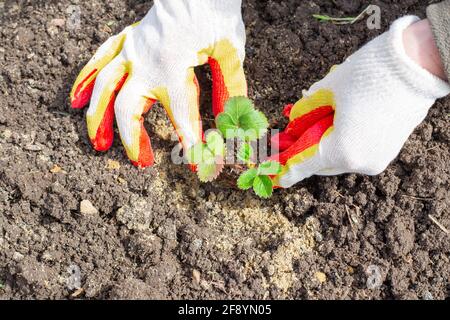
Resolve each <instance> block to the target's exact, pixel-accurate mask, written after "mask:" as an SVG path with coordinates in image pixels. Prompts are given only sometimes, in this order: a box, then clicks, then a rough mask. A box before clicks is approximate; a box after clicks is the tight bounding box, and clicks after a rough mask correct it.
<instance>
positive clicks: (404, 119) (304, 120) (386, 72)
mask: <svg viewBox="0 0 450 320" xmlns="http://www.w3.org/2000/svg"><path fill="white" fill-rule="evenodd" d="M416 21H418V18H417V17H412V16H408V17H404V18H401V19H399V20H398V21H396V22H395V23H394V24H393V26H392V27H391V29H390V31H388V32H386V33H384V34H383V35H381V36H379V37H378V38H376V39H375V40H373V41H371V42H370V43H368V44H367V45H366V46H364V47H363V48H362V49H360V50H359V51H358V52H356V53H355V54H353V55H352V56H350V57H349V58H348V59H347V60H346V61H345V62H344V63H343V64H342V65H340V66H337V67H336V68H334V69H333V70H332V72H331V73H330V74H329V75H328V76H326V77H325V79H323V80H322V81H320V82H318V83H316V84H315V85H313V86H312V88H311V89H310V90H309V91H307V92H305V93H304V97H303V98H302V99H301V100H300V101H299V102H297V103H296V104H295V105H294V106H293V107H292V106H291V108H287V109H286V110H285V114H286V115H287V116H289V118H290V124H289V126H288V128H287V129H286V130H285V131H284V132H282V133H281V134H280V135H278V136H276V137H275V138H274V139H273V143H274V144H275V145H278V146H279V148H280V152H281V153H280V154H277V155H274V156H273V157H272V159H273V160H278V161H280V162H281V164H282V165H283V171H282V173H281V174H280V175H279V176H277V177H274V184H275V185H276V186H277V187H282V188H288V187H290V186H292V185H294V184H295V183H297V182H299V181H301V180H303V179H305V178H308V177H311V176H312V175H338V174H343V173H360V174H367V175H377V174H380V173H381V172H382V171H384V170H385V169H386V167H387V166H388V165H389V164H390V162H391V161H392V160H393V159H394V158H396V157H397V155H398V154H399V152H400V150H401V148H402V146H403V145H404V143H405V142H406V140H407V139H408V137H409V136H410V135H411V133H412V132H413V131H414V129H415V128H416V127H417V126H418V125H419V124H420V123H421V122H422V121H423V120H424V119H425V117H426V115H427V113H428V110H429V109H430V107H431V106H432V105H433V104H434V103H435V101H436V99H438V98H441V97H444V96H446V95H448V94H449V93H450V86H449V84H448V83H447V82H444V81H442V80H441V79H439V78H437V77H436V76H434V75H432V74H431V73H429V72H428V71H426V70H425V69H423V68H422V67H420V66H419V65H417V64H416V63H415V62H414V61H413V60H412V59H410V58H409V57H408V56H407V54H406V53H405V50H404V46H403V31H404V30H405V29H406V28H407V27H408V26H410V25H411V24H412V23H415V22H416Z"/></svg>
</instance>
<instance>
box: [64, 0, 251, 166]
mask: <svg viewBox="0 0 450 320" xmlns="http://www.w3.org/2000/svg"><path fill="white" fill-rule="evenodd" d="M244 57H245V27H244V24H243V21H242V14H241V0H227V1H223V0H155V1H154V6H153V8H152V9H151V10H150V11H149V13H148V14H147V16H146V17H145V18H144V19H143V20H142V21H141V22H140V23H138V24H135V25H133V26H130V27H128V28H126V29H125V30H124V31H122V32H121V33H120V34H119V35H117V36H114V37H112V38H110V39H109V40H108V41H106V43H105V44H103V45H102V46H101V47H100V48H99V50H98V51H97V53H96V54H95V55H94V57H93V58H92V59H91V60H90V61H89V63H88V64H87V65H86V67H84V69H83V70H82V71H81V73H80V75H79V76H78V78H77V80H76V82H75V85H74V87H73V90H72V92H71V102H72V107H73V108H83V107H84V106H85V105H86V104H88V103H89V101H90V108H89V110H88V112H87V124H88V131H89V137H90V140H91V142H92V144H93V146H94V148H95V149H96V150H98V151H106V150H108V149H109V148H110V147H111V145H112V142H113V136H114V130H113V122H114V115H115V116H116V119H117V124H118V127H119V131H120V136H121V138H122V142H123V144H124V146H125V149H126V151H127V154H128V157H129V158H130V159H131V161H132V162H133V163H134V164H135V165H137V166H139V167H147V166H151V165H152V164H153V162H154V157H153V151H152V148H151V144H150V138H149V136H148V134H147V132H146V130H145V128H144V125H143V122H144V120H143V117H142V116H143V114H145V113H146V112H147V111H149V109H150V108H151V106H152V105H153V104H154V103H155V102H156V101H160V102H161V103H162V105H163V106H164V108H165V110H166V111H167V113H168V115H169V117H170V119H171V121H172V123H173V125H174V127H175V129H176V131H177V133H178V136H179V138H180V142H181V143H182V145H183V147H184V149H185V150H188V149H189V148H190V147H191V146H193V145H195V144H196V143H198V142H200V141H201V140H202V125H201V119H200V114H199V99H198V98H199V87H198V82H197V79H196V77H195V74H194V67H195V66H198V65H202V64H205V63H209V64H210V66H211V71H212V77H213V111H214V114H215V115H217V114H218V113H220V112H222V111H223V108H224V103H225V102H226V100H228V98H230V97H234V96H246V95H247V84H246V80H245V75H244V70H243V61H244Z"/></svg>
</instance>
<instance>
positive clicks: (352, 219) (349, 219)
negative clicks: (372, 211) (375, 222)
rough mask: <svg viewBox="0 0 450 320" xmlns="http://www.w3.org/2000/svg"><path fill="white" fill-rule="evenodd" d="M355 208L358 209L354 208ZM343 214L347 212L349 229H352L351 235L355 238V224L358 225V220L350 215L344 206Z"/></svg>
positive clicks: (347, 208)
mask: <svg viewBox="0 0 450 320" xmlns="http://www.w3.org/2000/svg"><path fill="white" fill-rule="evenodd" d="M355 208H357V210H358V207H356V206H355ZM345 212H347V217H348V221H349V222H350V227H351V228H352V231H353V235H354V236H355V237H356V230H357V229H358V228H357V227H356V224H358V220H357V219H356V218H355V217H354V216H353V215H352V214H351V213H350V209H349V207H348V206H347V205H345Z"/></svg>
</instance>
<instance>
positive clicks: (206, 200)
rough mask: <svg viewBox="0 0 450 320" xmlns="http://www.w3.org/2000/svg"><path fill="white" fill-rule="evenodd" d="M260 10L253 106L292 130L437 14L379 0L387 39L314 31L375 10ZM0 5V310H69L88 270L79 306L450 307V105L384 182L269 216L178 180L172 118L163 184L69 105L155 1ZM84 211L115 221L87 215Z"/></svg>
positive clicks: (304, 187) (250, 7) (440, 108)
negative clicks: (67, 303)
mask: <svg viewBox="0 0 450 320" xmlns="http://www.w3.org/2000/svg"><path fill="white" fill-rule="evenodd" d="M244 2H245V5H244V11H245V21H246V25H247V31H248V44H247V52H248V57H247V62H246V70H247V74H248V80H249V85H250V96H251V97H252V98H253V99H254V100H255V101H256V104H257V106H258V107H259V108H260V109H262V110H263V111H264V112H265V113H266V114H267V115H268V116H269V117H270V120H271V124H272V125H273V126H274V127H276V126H277V125H278V122H277V121H278V120H279V119H281V118H282V116H281V110H282V107H283V105H284V104H285V103H289V102H295V101H296V100H297V99H298V98H299V97H300V96H301V92H302V89H305V88H308V87H309V86H310V85H311V84H312V83H314V82H315V81H317V80H319V79H320V78H321V77H323V76H324V75H325V74H326V73H327V72H328V70H329V69H330V67H331V66H332V65H334V64H338V63H340V62H342V60H343V59H344V58H345V57H347V56H348V55H349V54H351V53H352V52H354V51H355V50H357V49H358V48H359V47H360V46H361V45H363V44H364V43H366V42H367V41H368V40H369V39H371V38H373V37H375V36H376V35H377V34H379V33H381V32H382V31H384V30H386V28H387V27H388V25H389V24H390V23H391V22H392V21H393V20H394V19H396V18H397V17H399V16H402V15H404V14H407V13H414V14H418V15H420V16H424V13H425V8H426V6H427V4H428V3H430V2H432V1H423V0H405V1H377V0H374V1H373V3H374V4H378V5H380V6H381V7H382V14H383V15H382V20H383V28H382V30H375V31H370V30H368V29H367V27H366V24H365V23H364V22H361V23H357V24H354V25H347V26H336V25H333V24H329V23H319V22H317V21H315V20H314V19H313V18H312V17H311V15H312V14H313V13H322V14H330V15H336V16H348V15H355V14H358V13H359V12H360V11H362V10H363V9H364V7H365V6H366V2H364V1H359V0H352V1H346V0H335V1H325V0H306V1H305V0H288V1H261V0H249V1H244ZM77 3H78V4H79V5H81V8H82V18H83V20H82V26H81V28H80V29H79V30H77V31H71V30H68V29H67V28H66V25H65V24H64V22H63V23H61V21H60V20H54V19H67V18H68V15H67V13H66V10H67V7H68V5H70V4H77ZM0 5H1V6H2V8H0V11H1V13H0V14H1V15H2V16H1V19H2V21H1V31H0V34H1V35H0V38H1V43H2V45H1V48H0V64H1V68H0V77H1V78H0V95H1V99H0V298H5V299H9V298H51V299H56V298H58V299H59V298H70V297H71V295H72V294H73V293H74V292H75V291H77V290H76V288H74V287H73V286H68V283H67V282H68V279H69V280H70V279H71V275H70V273H69V271H70V270H72V271H73V270H76V269H77V268H79V270H80V271H81V288H82V290H78V292H76V294H75V296H76V297H78V298H107V299H110V298H168V299H174V298H192V299H205V298H250V299H256V298H281V299H416V298H419V299H445V298H448V297H449V289H450V287H449V278H450V268H449V251H450V240H449V239H450V237H449V235H448V234H446V233H445V232H444V231H442V230H441V229H440V228H438V227H437V226H436V224H434V223H433V222H432V221H431V220H430V218H429V215H431V216H433V217H434V218H435V219H436V220H438V221H439V222H440V223H441V224H443V225H444V226H446V227H447V228H449V227H450V212H449V207H450V200H449V199H450V197H449V191H448V190H449V181H450V180H449V161H450V154H449V139H450V129H449V116H448V115H449V114H450V100H449V99H446V100H443V101H440V102H438V103H437V104H436V105H435V106H434V107H433V108H432V110H431V112H430V114H429V116H428V118H427V120H426V121H425V123H423V124H422V125H421V126H420V127H419V128H418V129H417V130H416V131H415V133H414V134H413V136H412V137H411V138H410V139H409V141H408V143H407V144H406V146H405V148H404V150H403V152H402V153H401V155H400V156H399V158H398V159H397V160H396V161H395V163H394V164H393V165H391V166H390V167H389V169H388V170H387V171H386V172H385V173H383V174H382V175H380V176H378V177H366V176H357V175H344V176H341V177H331V178H318V177H317V178H312V179H309V180H307V181H305V182H302V183H300V184H299V185H297V186H296V187H294V188H292V189H290V190H284V191H276V193H275V195H274V197H273V198H272V199H271V200H269V201H262V200H260V199H258V198H256V197H255V196H253V195H252V194H251V193H245V192H240V191H236V190H231V189H226V188H222V187H220V186H217V185H213V184H206V185H201V184H199V182H198V181H197V179H196V177H195V176H194V175H193V174H192V173H190V172H189V171H188V170H186V168H184V167H180V166H176V165H173V164H171V162H170V161H169V159H170V151H171V149H172V147H173V142H172V141H171V140H170V132H171V131H170V126H169V123H168V121H167V118H166V117H165V115H164V114H163V113H162V112H159V113H158V112H155V111H154V112H152V113H151V114H150V115H149V117H148V127H149V130H150V131H151V132H152V133H153V142H154V146H155V149H156V150H157V151H156V156H157V162H158V164H157V165H156V166H155V167H154V168H151V169H147V170H145V171H141V170H138V169H136V168H134V167H133V166H132V165H130V163H129V162H128V160H127V159H126V157H125V156H124V153H123V149H122V147H121V145H120V142H119V139H116V142H115V145H114V148H113V149H112V150H111V151H110V152H108V153H106V154H100V153H95V152H94V151H93V150H92V148H91V146H90V144H89V141H88V140H87V138H86V126H85V121H84V114H83V112H80V111H72V110H70V108H69V104H68V99H67V97H68V92H69V90H70V88H71V85H72V83H73V81H74V79H75V77H76V74H77V73H78V72H79V70H80V68H81V67H82V66H83V65H84V64H85V63H86V62H87V60H88V59H89V57H90V56H91V55H92V53H93V52H94V51H95V49H96V48H97V47H98V46H99V45H100V44H101V43H102V42H103V41H104V40H106V39H107V38H108V37H109V36H111V35H113V34H115V33H117V32H119V31H120V30H121V29H122V28H123V27H125V26H126V25H128V24H131V23H132V22H134V21H136V20H138V19H139V18H141V17H142V16H143V15H144V14H145V13H146V11H147V10H148V8H149V7H150V6H151V1H143V0H141V1H139V0H111V1H101V0H93V1H76V0H72V1H69V0H61V1H31V0H29V1H25V0H6V1H1V2H0ZM202 82H205V83H206V82H207V79H204V81H202ZM208 99H209V98H208V97H206V98H205V100H204V103H205V104H207V103H208V101H209V100H208ZM111 160H115V161H118V162H119V165H120V167H118V166H117V163H111V162H110V161H111ZM55 166H57V167H55ZM58 168H61V169H58ZM82 200H90V201H91V202H92V204H93V205H94V206H95V207H96V208H97V209H98V213H95V212H93V213H90V214H83V213H81V212H80V210H79V207H80V202H81V201H82ZM377 269H378V270H379V271H380V279H381V283H380V284H381V285H377V281H376V280H377V279H376V275H375V276H374V275H371V272H373V270H377ZM374 277H375V278H374Z"/></svg>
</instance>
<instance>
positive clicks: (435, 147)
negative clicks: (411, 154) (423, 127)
mask: <svg viewBox="0 0 450 320" xmlns="http://www.w3.org/2000/svg"><path fill="white" fill-rule="evenodd" d="M438 148H439V146H434V147H431V148H428V149H426V150H425V152H429V151H431V150H436V149H438Z"/></svg>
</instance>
